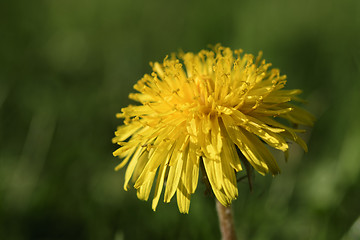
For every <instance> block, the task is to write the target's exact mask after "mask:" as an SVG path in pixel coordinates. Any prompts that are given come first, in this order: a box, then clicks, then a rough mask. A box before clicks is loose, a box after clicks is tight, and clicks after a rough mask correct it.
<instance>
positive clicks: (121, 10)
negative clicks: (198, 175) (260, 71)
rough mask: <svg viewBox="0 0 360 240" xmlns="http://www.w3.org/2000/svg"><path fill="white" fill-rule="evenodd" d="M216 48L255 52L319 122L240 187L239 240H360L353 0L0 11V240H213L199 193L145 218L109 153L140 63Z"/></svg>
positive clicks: (357, 5)
mask: <svg viewBox="0 0 360 240" xmlns="http://www.w3.org/2000/svg"><path fill="white" fill-rule="evenodd" d="M215 43H222V44H223V45H225V46H229V47H231V48H233V49H236V48H242V49H244V50H245V52H249V53H253V54H256V53H257V52H258V51H259V50H263V51H264V58H265V59H266V60H267V61H268V62H272V63H273V66H274V67H277V68H280V69H281V71H282V73H283V74H286V75H287V76H288V84H287V87H288V88H289V89H290V88H301V89H303V90H304V94H303V95H302V96H303V98H305V99H306V100H308V102H309V104H308V105H307V106H306V108H307V109H308V110H310V111H311V112H312V113H313V114H314V115H316V117H317V122H316V125H315V127H314V128H313V129H312V130H311V131H309V132H308V134H306V135H305V136H304V137H305V138H306V139H307V141H308V144H309V152H308V153H306V154H303V152H302V151H301V149H300V148H299V147H298V146H296V145H293V148H292V152H291V155H290V159H289V162H288V163H284V161H283V158H282V156H281V155H279V156H278V158H279V163H280V165H281V168H282V174H281V175H279V176H277V177H276V178H272V177H271V176H266V177H261V176H260V175H256V179H255V186H254V188H255V189H254V191H253V192H252V193H249V189H248V186H247V183H246V182H240V183H239V191H240V192H239V198H238V200H236V201H235V202H234V204H233V207H234V211H235V217H236V231H237V232H238V236H239V238H240V239H258V240H260V239H264V240H265V239H344V240H348V239H360V218H359V217H360V204H359V202H360V188H359V185H360V147H359V146H360V125H359V123H360V121H359V120H360V117H359V116H360V111H359V106H360V1H358V0H343V1H335V0H317V1H309V0H305V1H287V0H275V1H265V0H259V1H235V0H234V1H222V2H221V3H220V1H215V0H208V1H188V0H187V1H165V0H161V1H151V2H150V1H139V0H135V1H124V0H86V1H85V0H78V1H69V0H62V1H59V0H46V1H45V0H43V1H41V0H39V1H26V0H18V1H1V2H0V239H19V240H20V239H115V240H121V239H220V232H219V230H218V225H217V217H216V212H215V205H214V201H213V199H211V198H209V197H206V196H204V194H203V192H204V187H203V186H199V188H198V190H197V192H196V194H195V195H193V196H192V201H191V207H190V214H189V215H182V214H180V213H179V212H178V209H177V206H176V201H174V200H175V199H173V201H172V202H171V203H170V204H163V203H161V204H160V205H159V206H158V210H157V211H156V212H155V213H154V212H153V211H152V210H151V202H142V201H140V200H138V199H137V198H136V194H135V191H134V190H131V191H129V192H125V191H124V190H123V181H124V172H125V171H124V169H122V170H121V171H119V172H114V167H115V166H116V165H117V163H118V162H119V160H118V159H116V158H114V157H113V156H112V152H113V151H114V150H115V149H116V146H115V145H113V144H112V143H111V138H112V136H113V132H114V130H115V129H116V126H117V125H119V124H121V120H118V119H116V118H115V113H116V112H119V111H120V109H121V108H122V107H124V106H126V105H128V104H129V103H130V101H129V100H128V98H127V95H128V93H130V92H133V90H132V86H133V84H134V83H135V82H136V81H137V80H138V79H140V78H141V77H142V76H143V74H145V73H150V71H151V68H150V67H149V65H148V63H149V61H161V60H162V59H163V58H164V57H165V55H166V54H169V53H171V52H174V51H177V50H178V49H180V48H181V49H183V50H184V51H193V52H197V51H199V50H200V49H203V48H206V47H207V45H208V44H215Z"/></svg>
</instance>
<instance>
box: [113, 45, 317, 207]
mask: <svg viewBox="0 0 360 240" xmlns="http://www.w3.org/2000/svg"><path fill="white" fill-rule="evenodd" d="M261 58H262V53H261V52H260V53H259V55H258V56H257V57H256V58H255V57H254V56H253V55H251V54H243V53H242V51H241V50H235V51H232V50H231V49H229V48H225V47H222V46H220V45H217V46H215V47H214V50H209V51H208V50H202V51H200V52H199V53H198V54H194V53H191V52H189V53H179V54H178V55H175V54H173V55H172V56H171V57H170V58H168V57H166V58H165V59H164V61H163V62H162V63H158V62H155V63H151V66H152V69H153V72H152V73H151V74H150V75H148V74H145V75H144V77H143V78H142V79H141V80H139V81H138V82H137V83H136V84H135V86H134V89H135V90H137V91H138V93H132V94H130V95H129V98H131V99H133V100H135V101H137V102H139V103H140V105H136V106H134V105H130V106H128V107H126V108H123V109H121V113H118V114H117V117H118V118H124V125H122V126H120V127H118V129H117V131H116V132H115V137H114V138H113V142H114V143H117V144H119V145H120V148H119V149H117V150H116V151H114V153H113V154H114V156H118V157H119V158H121V159H123V160H122V162H121V163H120V164H119V165H118V166H117V167H116V169H120V168H122V167H124V166H125V165H126V164H128V165H127V169H126V172H125V183H124V188H125V190H128V188H129V182H130V180H132V182H133V183H134V187H135V188H136V189H137V196H138V198H139V199H142V200H148V198H149V195H150V191H151V189H152V186H153V185H155V187H154V197H153V200H152V208H153V210H154V211H155V209H156V207H157V205H158V201H159V199H160V195H161V192H162V189H163V188H164V189H165V190H164V201H165V202H170V200H171V199H172V197H173V196H174V194H175V193H176V198H177V203H178V207H179V210H180V212H182V213H188V211H189V206H190V196H191V194H193V193H194V192H195V190H196V187H197V184H198V179H199V168H200V167H201V166H203V167H204V170H205V171H204V172H205V174H206V177H207V178H208V181H209V183H210V186H211V189H212V191H213V193H214V195H215V197H216V198H217V199H218V201H219V202H220V203H221V204H223V205H224V206H229V205H230V204H231V202H232V200H234V199H236V198H237V196H238V189H237V179H236V172H239V171H242V170H243V167H242V163H241V160H242V159H244V161H247V162H248V163H249V164H251V166H252V167H253V168H254V169H255V170H256V171H257V172H259V173H260V174H262V175H264V174H266V173H271V174H272V175H276V174H278V173H280V169H279V166H278V164H277V162H276V160H275V159H274V157H273V156H272V154H271V152H270V151H269V149H268V147H267V146H270V147H272V148H275V149H278V150H280V151H283V152H286V153H287V151H288V148H289V144H288V142H289V140H290V141H294V142H296V143H298V144H299V145H300V146H301V147H302V148H303V149H304V150H305V151H307V146H306V144H305V142H304V141H303V140H302V139H301V138H300V137H299V136H298V132H300V131H301V130H298V129H294V128H292V127H289V126H287V125H285V123H284V122H288V123H289V125H290V124H292V125H312V123H313V117H312V115H310V114H309V113H308V112H306V111H305V110H303V109H301V108H299V107H297V106H295V105H293V104H291V103H290V102H291V101H292V100H293V101H299V100H300V99H299V98H298V97H297V96H298V94H300V93H301V91H300V90H297V89H296V90H284V89H283V87H284V85H285V83H286V76H284V75H280V72H279V70H278V69H274V68H270V66H271V64H270V63H265V60H262V59H261ZM279 119H285V120H287V121H281V123H280V122H279V121H278V120H279ZM266 145H267V146H266ZM154 181H156V182H155V184H154Z"/></svg>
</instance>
